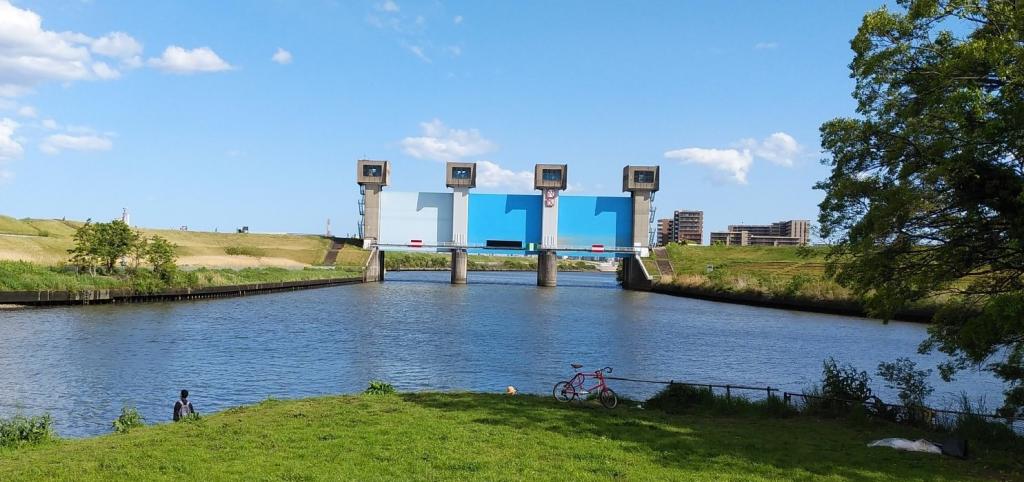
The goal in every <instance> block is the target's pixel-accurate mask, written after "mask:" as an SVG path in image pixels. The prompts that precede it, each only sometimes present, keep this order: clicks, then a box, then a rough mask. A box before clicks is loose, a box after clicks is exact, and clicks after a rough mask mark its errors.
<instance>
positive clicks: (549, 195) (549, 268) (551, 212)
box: [533, 164, 569, 286]
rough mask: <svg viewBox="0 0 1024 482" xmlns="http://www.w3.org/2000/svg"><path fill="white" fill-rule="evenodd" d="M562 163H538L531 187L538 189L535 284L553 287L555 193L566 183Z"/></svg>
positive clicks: (556, 238)
mask: <svg viewBox="0 0 1024 482" xmlns="http://www.w3.org/2000/svg"><path fill="white" fill-rule="evenodd" d="M568 174H569V168H568V166H566V165H565V164H537V165H536V166H534V169H533V188H534V189H539V190H540V191H541V203H542V204H541V228H540V251H539V252H538V253H537V285H538V286H555V285H556V284H557V279H558V256H557V255H556V254H555V250H556V249H558V195H559V192H560V191H564V190H565V187H566V186H567V185H568V184H567V183H568Z"/></svg>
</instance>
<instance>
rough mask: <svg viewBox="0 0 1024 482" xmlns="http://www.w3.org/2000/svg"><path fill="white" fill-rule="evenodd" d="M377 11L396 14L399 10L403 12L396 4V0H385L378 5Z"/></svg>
mask: <svg viewBox="0 0 1024 482" xmlns="http://www.w3.org/2000/svg"><path fill="white" fill-rule="evenodd" d="M377 9H378V10H380V11H382V12H391V13H395V12H398V11H399V10H401V8H400V7H399V6H398V4H397V3H395V2H394V0H384V1H383V2H381V3H379V4H378V5H377Z"/></svg>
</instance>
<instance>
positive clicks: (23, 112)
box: [18, 105, 39, 119]
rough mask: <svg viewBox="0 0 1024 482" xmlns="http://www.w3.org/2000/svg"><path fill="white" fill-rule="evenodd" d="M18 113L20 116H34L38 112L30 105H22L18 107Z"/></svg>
mask: <svg viewBox="0 0 1024 482" xmlns="http://www.w3.org/2000/svg"><path fill="white" fill-rule="evenodd" d="M18 115H20V116H22V117H29V118H32V119H34V118H36V117H37V116H38V115H39V114H38V113H36V108H35V107H32V106H30V105H23V106H21V108H20V109H18Z"/></svg>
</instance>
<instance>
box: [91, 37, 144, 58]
mask: <svg viewBox="0 0 1024 482" xmlns="http://www.w3.org/2000/svg"><path fill="white" fill-rule="evenodd" d="M90 48H91V49H92V51H93V52H94V53H97V54H99V55H105V56H107V57H114V58H118V59H131V58H133V57H137V56H138V55H140V54H141V53H142V44H140V43H139V42H138V41H137V40H135V39H134V38H132V36H131V35H128V34H126V33H124V32H111V33H108V34H106V35H104V36H102V37H100V38H98V39H96V40H93V41H92V42H91V43H90Z"/></svg>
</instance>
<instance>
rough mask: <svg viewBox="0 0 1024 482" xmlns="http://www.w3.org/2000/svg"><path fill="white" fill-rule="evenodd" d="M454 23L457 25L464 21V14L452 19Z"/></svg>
mask: <svg viewBox="0 0 1024 482" xmlns="http://www.w3.org/2000/svg"><path fill="white" fill-rule="evenodd" d="M452 23H454V24H455V25H458V24H460V23H462V15H456V16H455V18H453V19H452Z"/></svg>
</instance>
